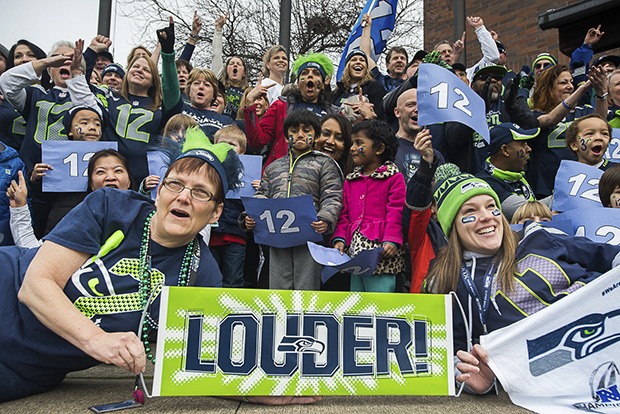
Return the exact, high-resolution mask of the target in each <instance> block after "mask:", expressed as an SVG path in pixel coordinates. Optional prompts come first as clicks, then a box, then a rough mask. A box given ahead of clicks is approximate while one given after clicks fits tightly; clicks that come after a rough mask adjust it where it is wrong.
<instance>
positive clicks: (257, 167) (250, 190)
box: [226, 155, 263, 200]
mask: <svg viewBox="0 0 620 414" xmlns="http://www.w3.org/2000/svg"><path fill="white" fill-rule="evenodd" d="M239 160H240V161H241V163H242V164H243V171H242V172H240V173H239V175H240V178H241V187H240V188H238V189H235V190H228V193H226V198H235V199H237V200H239V199H240V198H241V197H252V196H253V195H254V193H255V192H256V190H255V189H254V187H252V181H253V180H260V173H261V169H262V167H263V157H261V156H260V155H239Z"/></svg>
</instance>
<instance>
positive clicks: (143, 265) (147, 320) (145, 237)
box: [138, 210, 198, 364]
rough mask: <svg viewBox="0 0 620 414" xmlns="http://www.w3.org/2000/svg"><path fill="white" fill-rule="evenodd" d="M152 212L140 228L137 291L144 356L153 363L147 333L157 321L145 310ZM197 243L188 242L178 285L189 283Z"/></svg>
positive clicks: (149, 293) (153, 327)
mask: <svg viewBox="0 0 620 414" xmlns="http://www.w3.org/2000/svg"><path fill="white" fill-rule="evenodd" d="M154 214H155V210H153V211H151V212H150V213H149V215H148V216H147V217H146V221H145V222H144V229H143V230H142V242H141V243H140V269H139V275H140V280H139V281H138V291H139V292H140V307H141V308H142V309H144V311H143V317H142V323H141V324H140V333H141V339H142V343H143V344H144V351H145V352H146V357H147V358H148V359H149V360H150V361H152V362H153V364H154V363H155V357H154V356H153V354H152V353H151V347H150V342H149V333H150V331H151V329H157V327H158V325H157V321H155V320H154V319H153V318H152V317H151V315H150V314H149V312H148V311H147V308H148V306H149V303H150V301H151V299H152V298H151V296H152V294H153V291H152V289H153V286H151V253H150V242H151V219H152V218H153V215H154ZM197 244H198V242H197V240H196V238H194V240H192V242H190V243H189V244H188V245H187V248H186V249H185V255H184V256H183V261H182V262H181V270H180V271H179V278H178V282H177V285H178V286H187V285H188V284H189V271H190V267H191V266H190V265H191V262H192V256H193V255H194V251H195V249H196V247H197Z"/></svg>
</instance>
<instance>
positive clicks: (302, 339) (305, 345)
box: [278, 336, 325, 354]
mask: <svg viewBox="0 0 620 414" xmlns="http://www.w3.org/2000/svg"><path fill="white" fill-rule="evenodd" d="M324 350H325V344H324V343H323V342H321V341H317V340H316V339H314V338H313V337H311V336H285V337H284V338H282V341H280V344H279V345H278V351H280V352H297V353H304V352H309V353H315V354H321V353H323V351H324Z"/></svg>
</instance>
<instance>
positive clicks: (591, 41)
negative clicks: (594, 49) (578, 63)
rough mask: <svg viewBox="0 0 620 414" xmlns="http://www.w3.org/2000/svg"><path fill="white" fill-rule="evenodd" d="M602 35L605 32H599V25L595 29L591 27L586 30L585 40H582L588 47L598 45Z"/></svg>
mask: <svg viewBox="0 0 620 414" xmlns="http://www.w3.org/2000/svg"><path fill="white" fill-rule="evenodd" d="M604 34H605V32H602V31H601V25H600V24H599V25H598V27H596V28H594V27H592V28H590V29H588V32H587V33H586V37H585V39H583V43H585V44H586V45H588V46H593V45H595V44H596V43H598V41H599V40H601V37H603V35H604Z"/></svg>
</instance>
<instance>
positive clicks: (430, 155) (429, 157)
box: [413, 129, 435, 164]
mask: <svg viewBox="0 0 620 414" xmlns="http://www.w3.org/2000/svg"><path fill="white" fill-rule="evenodd" d="M432 139H433V136H432V135H431V132H430V131H429V130H428V129H422V130H420V131H419V132H418V133H417V134H416V136H415V138H414V139H413V148H415V149H417V150H418V151H420V154H422V159H423V160H424V161H426V162H428V163H429V164H432V163H433V161H434V159H435V151H433V141H432Z"/></svg>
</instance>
